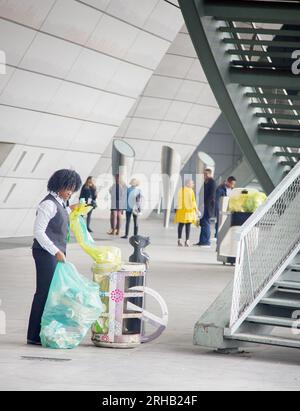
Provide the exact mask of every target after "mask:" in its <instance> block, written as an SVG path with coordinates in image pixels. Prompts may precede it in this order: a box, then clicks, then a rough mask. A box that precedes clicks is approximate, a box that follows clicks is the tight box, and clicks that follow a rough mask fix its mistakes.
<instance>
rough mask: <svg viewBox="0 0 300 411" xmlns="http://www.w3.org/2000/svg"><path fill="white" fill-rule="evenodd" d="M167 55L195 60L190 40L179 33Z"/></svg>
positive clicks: (195, 56) (185, 35) (195, 55)
mask: <svg viewBox="0 0 300 411" xmlns="http://www.w3.org/2000/svg"><path fill="white" fill-rule="evenodd" d="M169 53H171V54H178V55H180V56H182V55H183V56H187V57H193V58H197V54H196V51H195V49H194V46H193V43H192V40H191V38H190V36H189V35H187V34H184V33H179V34H178V35H177V37H176V39H175V40H174V42H173V44H172V45H171V47H170V49H169Z"/></svg>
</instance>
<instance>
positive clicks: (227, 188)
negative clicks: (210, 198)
mask: <svg viewBox="0 0 300 411" xmlns="http://www.w3.org/2000/svg"><path fill="white" fill-rule="evenodd" d="M226 191H227V197H230V196H231V193H232V191H233V190H232V188H229V187H226Z"/></svg>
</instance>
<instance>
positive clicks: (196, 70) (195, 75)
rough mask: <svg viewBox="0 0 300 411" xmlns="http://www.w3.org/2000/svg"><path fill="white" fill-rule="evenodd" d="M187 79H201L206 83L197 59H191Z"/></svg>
mask: <svg viewBox="0 0 300 411" xmlns="http://www.w3.org/2000/svg"><path fill="white" fill-rule="evenodd" d="M187 80H194V81H202V82H204V83H207V79H206V77H205V74H204V71H203V69H202V66H201V64H200V61H199V60H198V59H195V60H192V66H191V68H190V70H189V72H188V74H187Z"/></svg>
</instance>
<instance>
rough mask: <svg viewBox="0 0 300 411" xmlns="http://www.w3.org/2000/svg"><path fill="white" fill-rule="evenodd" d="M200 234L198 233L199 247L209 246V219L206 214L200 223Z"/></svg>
mask: <svg viewBox="0 0 300 411" xmlns="http://www.w3.org/2000/svg"><path fill="white" fill-rule="evenodd" d="M200 226H201V233H200V240H199V243H200V245H211V242H210V238H211V227H210V217H209V215H208V214H207V213H204V216H203V217H202V219H201V221H200Z"/></svg>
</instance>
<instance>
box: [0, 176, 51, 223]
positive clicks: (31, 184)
mask: <svg viewBox="0 0 300 411" xmlns="http://www.w3.org/2000/svg"><path fill="white" fill-rule="evenodd" d="M45 184H46V181H43V180H27V179H17V178H16V179H15V178H5V179H4V181H3V183H2V184H1V190H0V209H1V208H2V209H3V208H8V207H10V208H27V209H28V208H32V207H35V206H36V204H37V199H39V198H40V196H41V192H42V190H43V187H44V186H45ZM24 193H26V195H24ZM14 211H16V210H14ZM2 213H3V210H1V213H0V214H2ZM18 225H19V224H18Z"/></svg>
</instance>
